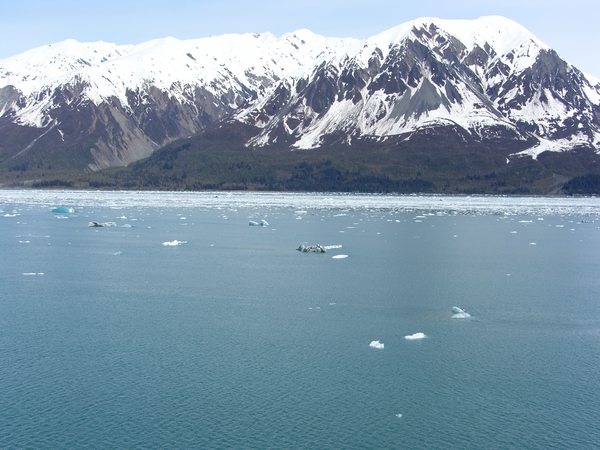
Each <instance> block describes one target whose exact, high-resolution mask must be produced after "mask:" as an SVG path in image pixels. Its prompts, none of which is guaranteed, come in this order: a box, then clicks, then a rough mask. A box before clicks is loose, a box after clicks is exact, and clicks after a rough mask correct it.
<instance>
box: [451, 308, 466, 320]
mask: <svg viewBox="0 0 600 450" xmlns="http://www.w3.org/2000/svg"><path fill="white" fill-rule="evenodd" d="M469 317H471V314H469V313H468V312H465V311H464V310H463V309H460V308H459V307H458V306H453V307H452V316H451V318H452V319H468V318H469Z"/></svg>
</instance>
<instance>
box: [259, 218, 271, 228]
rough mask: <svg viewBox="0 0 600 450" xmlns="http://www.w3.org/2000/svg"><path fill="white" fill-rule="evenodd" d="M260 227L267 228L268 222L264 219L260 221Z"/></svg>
mask: <svg viewBox="0 0 600 450" xmlns="http://www.w3.org/2000/svg"><path fill="white" fill-rule="evenodd" d="M260 226H261V227H268V226H269V222H267V221H266V220H265V219H263V220H261V221H260Z"/></svg>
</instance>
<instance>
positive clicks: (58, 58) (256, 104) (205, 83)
mask: <svg viewBox="0 0 600 450" xmlns="http://www.w3.org/2000/svg"><path fill="white" fill-rule="evenodd" d="M221 120H227V121H229V122H233V123H243V124H246V125H251V126H252V127H256V128H255V129H256V130H257V132H256V134H255V135H253V136H252V137H251V138H250V139H249V140H248V141H247V146H249V147H261V146H269V145H277V146H286V147H289V148H290V149H295V148H296V149H315V148H318V147H320V146H322V145H326V144H328V143H332V142H338V143H340V142H341V143H345V145H352V142H353V141H355V140H357V139H372V140H375V141H383V140H386V139H392V140H397V141H400V140H407V139H410V138H411V135H412V134H413V133H416V132H417V133H418V132H427V130H429V129H433V128H437V129H439V128H440V127H441V128H446V129H448V130H462V131H460V132H461V133H463V132H464V133H466V134H465V136H468V137H469V139H473V140H476V141H479V142H499V141H502V142H504V143H505V144H506V143H507V142H508V143H510V142H514V143H518V145H516V146H515V147H516V148H517V147H518V148H519V149H523V148H526V150H524V152H522V153H524V154H529V155H532V156H534V157H535V156H537V155H539V154H540V153H541V152H543V151H546V150H551V151H563V150H570V149H574V148H581V147H586V148H593V149H595V150H596V151H598V150H599V149H600V80H598V79H595V78H594V77H592V76H588V75H585V74H583V73H581V72H580V71H579V70H577V69H576V68H575V67H573V66H572V65H570V64H568V63H567V62H565V61H563V60H562V59H561V58H560V57H559V55H558V54H557V53H556V52H555V51H553V50H552V49H551V48H549V47H548V46H546V45H545V44H543V43H542V42H540V41H539V40H538V39H537V38H536V37H535V36H534V35H532V34H531V33H530V32H528V31H527V30H526V29H525V28H523V27H521V26H520V25H518V24H516V23H515V22H513V21H511V20H508V19H505V18H502V17H484V18H481V19H477V20H470V21H467V20H456V21H451V20H441V19H431V18H424V19H417V20H415V21H412V22H408V23H405V24H403V25H400V26H398V27H395V28H393V29H390V30H387V31H385V32H383V33H381V34H379V35H376V36H373V37H371V38H368V39H365V40H362V41H359V40H356V39H338V38H324V37H321V36H318V35H315V34H313V33H311V32H310V31H307V30H299V31H297V32H295V33H289V34H286V35H284V36H282V37H281V38H276V37H275V36H273V35H271V34H268V33H265V34H245V35H224V36H216V37H209V38H205V39H195V40H187V41H180V40H176V39H173V38H165V39H160V40H155V41H150V42H146V43H143V44H140V45H136V46H133V45H127V46H120V45H115V44H108V43H104V42H97V43H79V42H76V41H72V40H69V41H64V42H60V43H57V44H52V45H48V46H45V47H40V48H36V49H33V50H30V51H28V52H25V53H23V54H20V55H17V56H14V57H11V58H7V59H4V60H0V162H1V161H2V160H4V161H6V160H8V159H11V160H12V159H15V158H17V157H18V156H21V155H24V156H25V155H33V156H35V158H37V159H39V160H43V159H44V157H46V156H47V155H49V154H50V155H52V157H53V158H55V159H54V161H57V162H58V164H63V163H64V161H65V160H66V159H69V158H72V159H77V160H78V161H80V165H81V166H82V167H85V166H87V167H88V168H90V169H92V170H95V169H98V168H104V167H109V166H115V165H126V164H128V163H130V162H133V161H136V160H138V159H141V158H144V157H146V156H148V155H150V154H151V153H153V152H154V151H155V150H157V149H158V148H160V147H162V146H164V145H165V144H167V143H169V142H171V141H173V140H175V139H179V138H183V137H187V136H191V135H195V134H198V133H200V132H202V131H203V130H205V129H206V128H207V127H209V126H211V125H212V124H215V123H217V122H218V121H221ZM32 158H33V157H32ZM35 158H33V159H35ZM61 161H62V162H61Z"/></svg>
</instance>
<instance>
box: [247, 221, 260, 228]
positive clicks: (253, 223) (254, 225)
mask: <svg viewBox="0 0 600 450" xmlns="http://www.w3.org/2000/svg"><path fill="white" fill-rule="evenodd" d="M248 225H250V226H251V227H257V226H258V222H255V221H254V220H250V221H249V222H248Z"/></svg>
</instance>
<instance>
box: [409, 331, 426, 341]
mask: <svg viewBox="0 0 600 450" xmlns="http://www.w3.org/2000/svg"><path fill="white" fill-rule="evenodd" d="M426 337H427V335H425V333H415V334H409V335H408V336H404V339H408V340H409V341H413V340H415V339H424V338H426Z"/></svg>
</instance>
